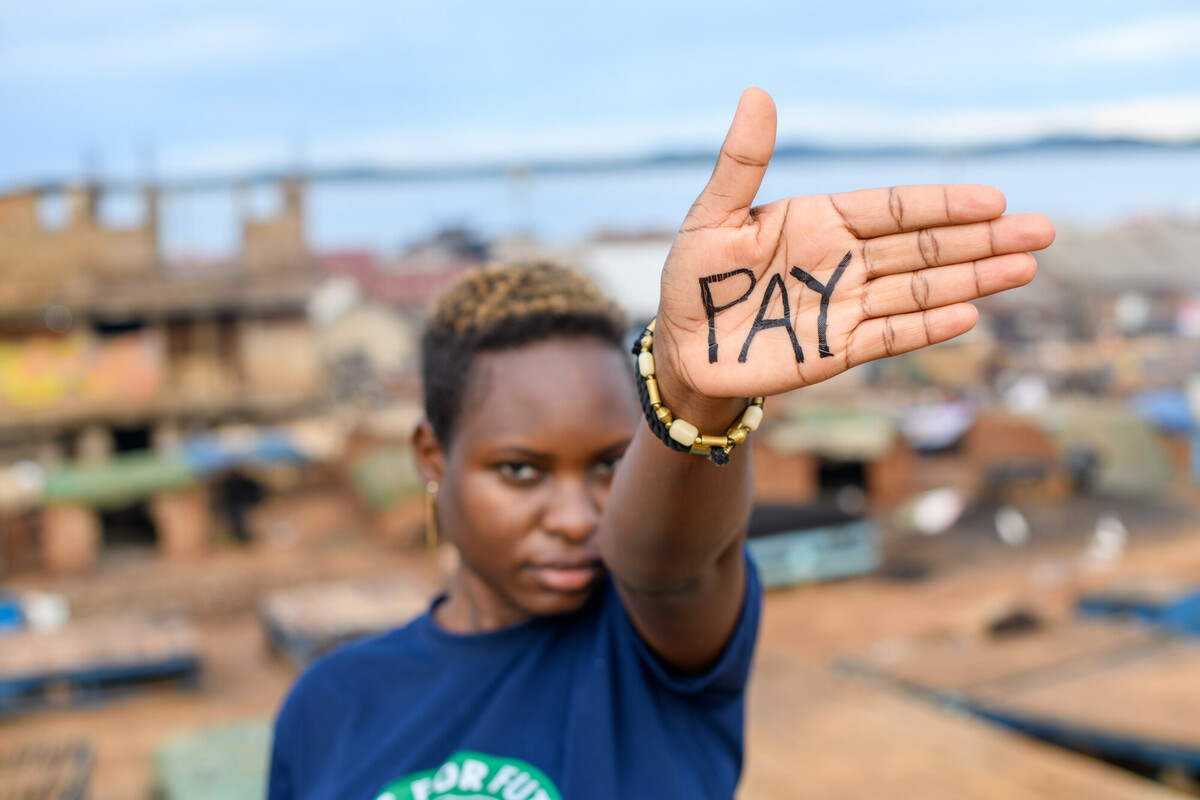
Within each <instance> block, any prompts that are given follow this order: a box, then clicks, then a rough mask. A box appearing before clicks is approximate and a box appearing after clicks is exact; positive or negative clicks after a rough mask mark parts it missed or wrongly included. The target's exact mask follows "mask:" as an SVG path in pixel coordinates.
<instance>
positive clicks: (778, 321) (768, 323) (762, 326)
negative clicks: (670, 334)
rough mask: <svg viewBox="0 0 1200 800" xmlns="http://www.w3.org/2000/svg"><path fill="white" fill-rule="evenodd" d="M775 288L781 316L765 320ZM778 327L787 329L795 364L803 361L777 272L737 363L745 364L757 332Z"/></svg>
mask: <svg viewBox="0 0 1200 800" xmlns="http://www.w3.org/2000/svg"><path fill="white" fill-rule="evenodd" d="M835 280H836V278H835ZM776 286H779V299H780V300H782V301H783V316H782V317H773V318H772V319H766V318H765V317H766V315H767V306H768V305H769V304H770V302H771V295H772V294H774V293H775V287H776ZM780 325H782V326H784V327H785V328H787V332H788V336H790V337H791V338H792V349H793V350H794V351H795V352H796V363H797V364H799V363H802V362H803V361H804V351H803V350H801V349H800V342H798V341H796V331H795V329H793V328H792V311H791V308H790V307H789V305H788V296H787V290H786V289H784V287H783V275H780V274H779V273H778V272H777V273H775V274H774V275H772V276H771V282H770V283H768V284H767V291H766V292H765V293H764V294H763V299H762V303H761V304H760V305H759V307H758V316H757V317H755V318H754V325H753V326H751V328H750V335H749V336H747V337H746V343H745V344H744V345H742V352H741V354H740V355H739V356H738V361H739V362H740V363H743V364H744V363H745V362H746V355H747V354H748V353H749V352H750V343H751V342H752V341H754V337H755V335H757V334H758V332H759V331H762V330H766V329H767V328H778V327H779V326H780ZM713 347H715V345H714V346H713ZM713 352H714V351H713V349H712V348H710V349H709V353H710V355H711V354H712V353H713ZM709 360H710V361H715V360H716V359H715V358H711V357H710V359H709Z"/></svg>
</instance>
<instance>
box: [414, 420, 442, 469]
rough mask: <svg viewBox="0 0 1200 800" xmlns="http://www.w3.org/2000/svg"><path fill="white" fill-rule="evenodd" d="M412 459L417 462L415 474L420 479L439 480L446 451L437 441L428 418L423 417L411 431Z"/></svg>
mask: <svg viewBox="0 0 1200 800" xmlns="http://www.w3.org/2000/svg"><path fill="white" fill-rule="evenodd" d="M412 449H413V459H414V460H415V461H416V462H417V474H418V475H420V476H421V480H423V481H425V482H426V483H429V482H430V481H441V480H442V474H443V473H444V472H445V468H446V451H445V450H443V449H442V443H441V442H439V441H438V438H437V434H435V433H434V432H433V426H432V425H430V424H429V420H427V419H423V420H421V421H420V422H419V423H418V424H417V427H416V428H414V429H413V433H412Z"/></svg>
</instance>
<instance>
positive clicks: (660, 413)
mask: <svg viewBox="0 0 1200 800" xmlns="http://www.w3.org/2000/svg"><path fill="white" fill-rule="evenodd" d="M654 416H656V417H658V421H659V422H661V423H663V424H664V425H670V424H671V420H672V419H673V418H674V415H673V414H671V409H669V408H667V407H666V406H664V405H661V404H660V405H659V406H658V408H656V409H654Z"/></svg>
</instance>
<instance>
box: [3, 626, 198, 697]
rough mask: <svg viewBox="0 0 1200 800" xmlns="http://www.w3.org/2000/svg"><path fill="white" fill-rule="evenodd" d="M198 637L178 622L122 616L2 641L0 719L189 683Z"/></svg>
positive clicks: (194, 667) (195, 673)
mask: <svg viewBox="0 0 1200 800" xmlns="http://www.w3.org/2000/svg"><path fill="white" fill-rule="evenodd" d="M200 665H201V661H200V648H199V638H198V635H197V633H196V630H195V629H194V628H193V627H192V625H191V624H190V623H189V622H187V621H185V620H182V619H178V618H156V617H151V616H127V617H120V618H112V619H97V620H91V621H85V622H78V623H72V624H70V625H67V626H66V627H64V628H61V629H59V630H57V631H53V632H43V631H28V632H23V633H17V634H13V635H10V636H7V637H5V639H4V647H3V648H0V715H4V714H10V713H15V712H20V711H24V710H28V709H30V708H39V707H46V706H59V705H78V704H81V703H85V702H89V701H92V700H98V699H104V698H106V697H110V696H112V695H115V694H119V693H123V692H126V691H130V690H132V689H136V688H138V687H140V686H144V685H145V684H148V683H151V682H155V681H162V680H183V681H188V682H191V681H194V680H195V679H196V678H197V677H198V675H199V672H200Z"/></svg>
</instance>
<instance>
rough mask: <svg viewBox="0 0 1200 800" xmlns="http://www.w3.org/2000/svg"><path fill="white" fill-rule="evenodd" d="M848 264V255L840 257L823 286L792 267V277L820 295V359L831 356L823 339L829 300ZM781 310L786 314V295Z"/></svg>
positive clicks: (818, 340)
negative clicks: (827, 281)
mask: <svg viewBox="0 0 1200 800" xmlns="http://www.w3.org/2000/svg"><path fill="white" fill-rule="evenodd" d="M849 264H850V254H849V253H846V255H845V256H843V257H842V261H841V263H839V264H838V265H837V269H835V270H834V271H833V276H832V277H831V278H830V279H829V283H824V284H823V283H821V282H820V281H819V280H817V279H816V278H814V277H813V276H812V275H809V274H808V273H807V272H805V271H804V270H802V269H800V268H799V267H792V275H793V276H794V277H796V278H799V279H800V280H802V281H804V285H805V286H807V287H808V288H810V289H812V290H813V291H814V292H818V293H819V294H820V295H821V313H820V314H818V315H817V349H818V350H819V351H820V353H821V358H829V357H830V356H832V355H833V352H832V351H831V350H830V349H829V342H828V341H827V340H826V338H825V325H826V322H827V321H828V317H829V298H830V297H832V296H833V287H834V286H836V285H837V282H838V278H840V277H842V273H843V272H845V271H846V267H847V266H848V265H849ZM770 293H771V289H770V288H769V287H768V288H767V294H770ZM783 308H784V313H787V295H784V301H783ZM760 316H761V314H760ZM788 330H791V327H790V326H789V327H788ZM750 335H751V336H753V335H754V332H753V331H751V333H750ZM795 339H796V335H795V334H794V333H793V334H792V340H793V341H795ZM746 344H747V346H749V340H747V342H746ZM745 352H746V351H745V350H744V349H743V350H742V353H743V355H745ZM745 360H746V359H745V358H742V361H745ZM800 360H802V359H797V361H800Z"/></svg>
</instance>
